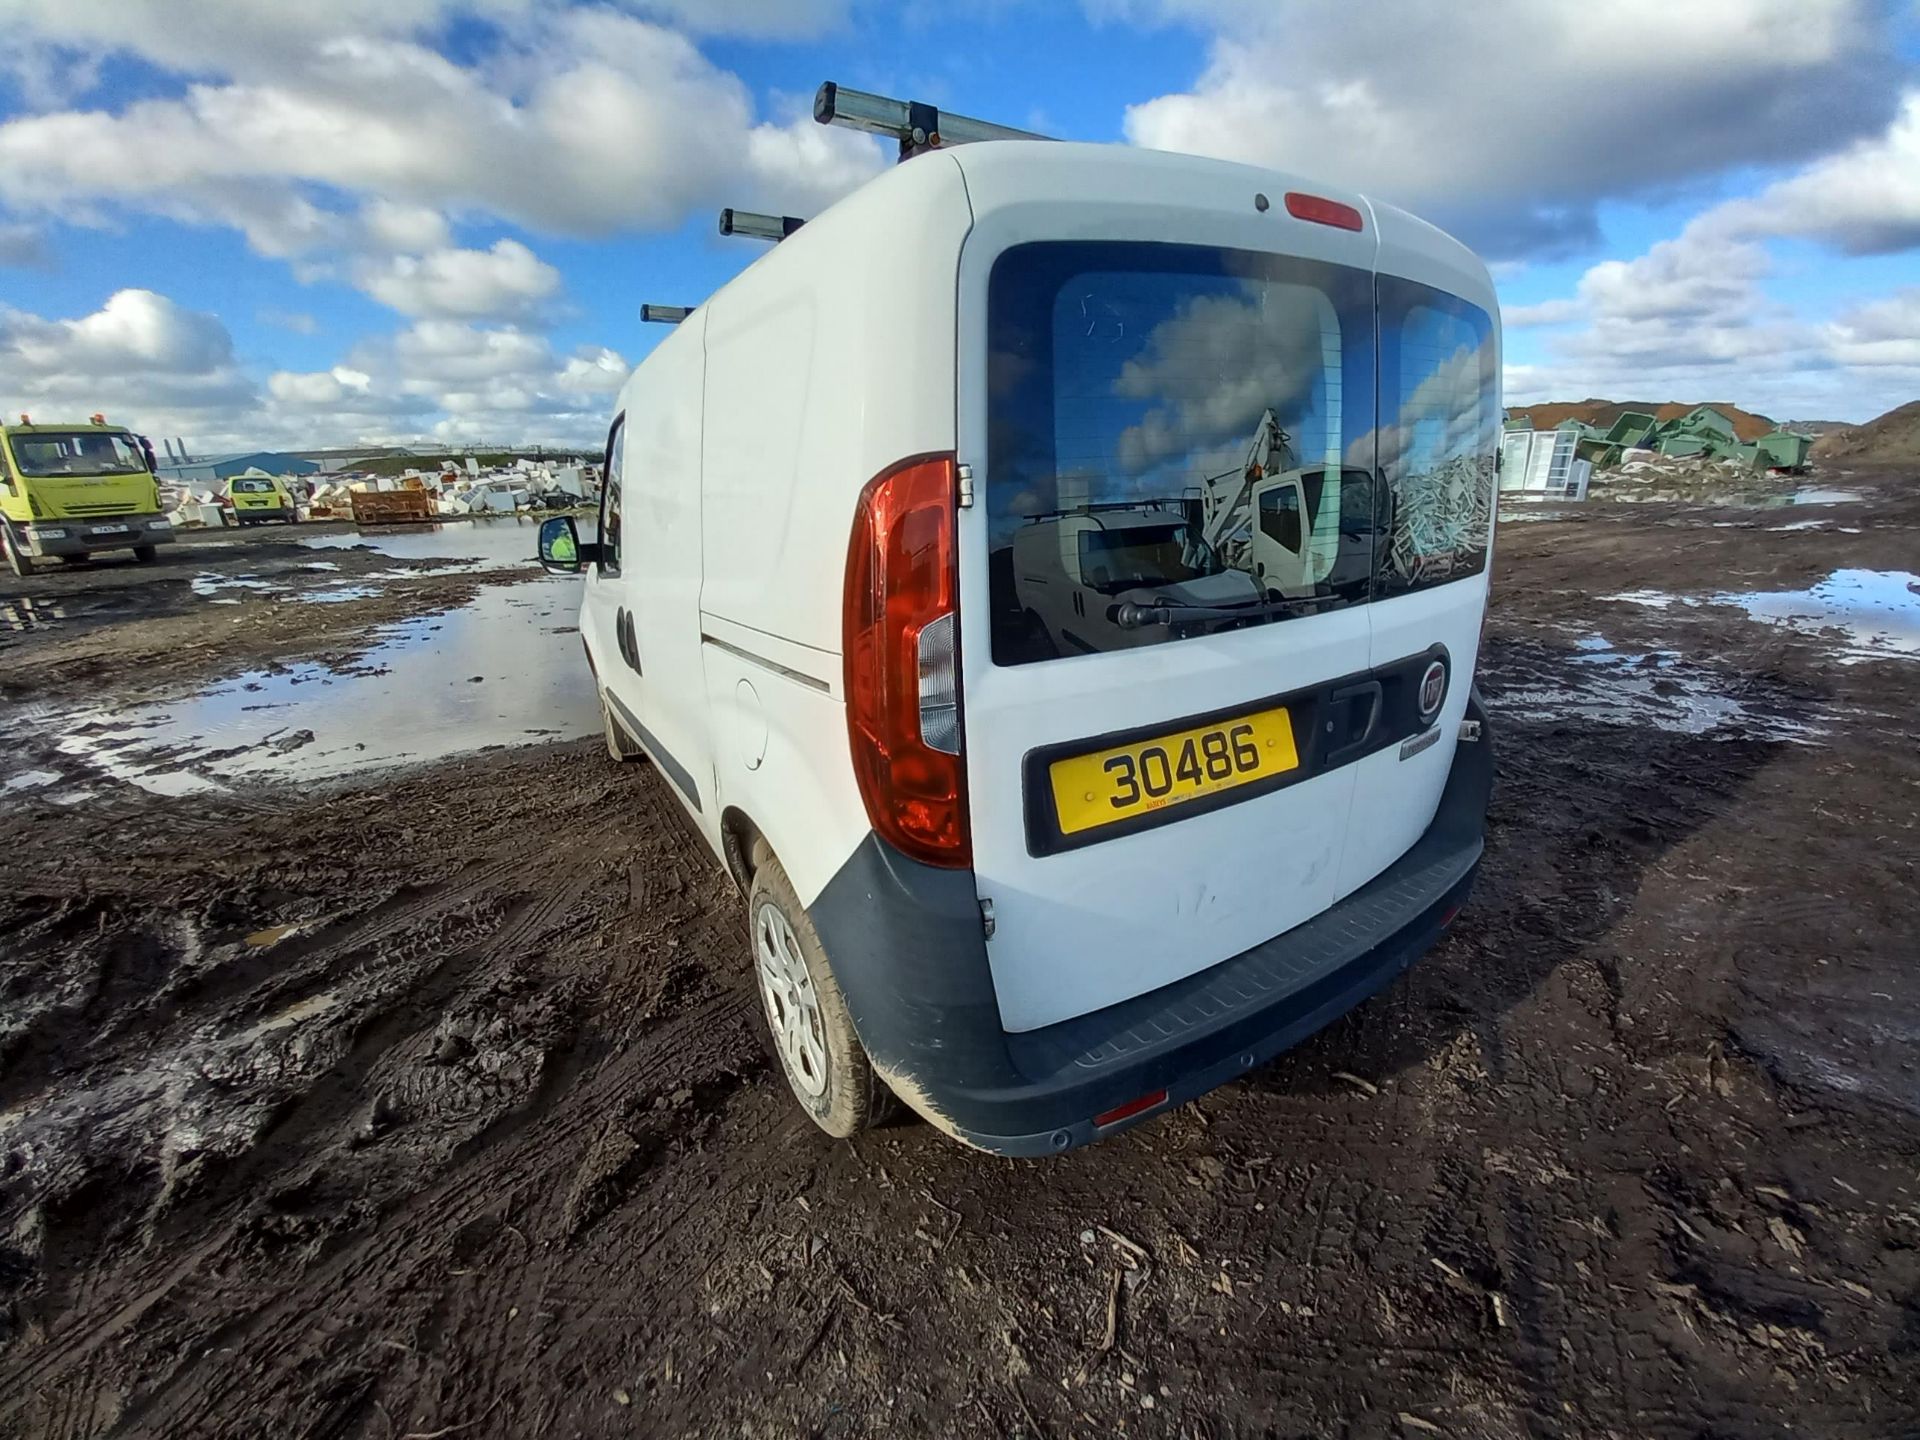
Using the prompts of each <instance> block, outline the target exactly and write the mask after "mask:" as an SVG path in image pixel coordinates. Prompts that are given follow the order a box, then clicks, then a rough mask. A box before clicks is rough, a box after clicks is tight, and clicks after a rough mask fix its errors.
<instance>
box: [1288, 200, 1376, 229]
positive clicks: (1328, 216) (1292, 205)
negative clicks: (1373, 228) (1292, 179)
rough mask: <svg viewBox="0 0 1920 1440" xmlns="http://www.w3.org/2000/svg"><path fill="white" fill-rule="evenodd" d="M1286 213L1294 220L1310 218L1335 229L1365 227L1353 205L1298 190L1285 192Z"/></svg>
mask: <svg viewBox="0 0 1920 1440" xmlns="http://www.w3.org/2000/svg"><path fill="white" fill-rule="evenodd" d="M1287 214H1289V215H1291V216H1293V218H1294V219H1296V220H1311V221H1312V222H1313V223H1314V224H1316V225H1331V226H1333V227H1334V228H1335V229H1336V230H1362V229H1365V228H1366V221H1365V220H1363V219H1362V218H1361V216H1360V212H1359V211H1358V210H1356V209H1354V208H1353V206H1351V205H1342V204H1341V203H1340V202H1339V201H1338V200H1329V199H1327V198H1326V197H1325V196H1323V195H1302V194H1301V193H1300V192H1299V191H1298V190H1289V191H1288V192H1287Z"/></svg>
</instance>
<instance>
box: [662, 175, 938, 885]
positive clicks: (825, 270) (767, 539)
mask: <svg viewBox="0 0 1920 1440" xmlns="http://www.w3.org/2000/svg"><path fill="white" fill-rule="evenodd" d="M971 218H972V217H971V211H970V209H969V207H968V204H967V195H966V187H965V185H964V183H963V182H962V180H961V176H960V170H959V167H958V166H957V165H956V164H955V162H954V161H953V159H952V157H951V156H948V155H943V154H930V155H925V156H921V157H919V158H918V159H915V160H913V161H911V162H909V163H907V164H904V165H901V166H899V167H898V168H897V169H895V170H892V171H890V172H888V173H887V174H885V175H883V176H881V177H880V178H878V179H876V180H874V181H872V182H870V183H869V184H867V185H866V186H864V187H863V188H862V189H860V190H859V191H857V192H855V193H854V194H853V195H851V196H849V197H848V198H847V199H846V200H844V201H842V202H840V203H839V204H838V205H835V206H834V207H833V208H832V210H830V211H829V212H827V213H826V214H824V215H822V216H821V217H820V218H819V219H817V220H815V221H813V222H812V223H810V224H808V225H807V226H806V227H805V228H804V229H802V230H800V231H798V232H797V233H796V234H794V235H792V236H791V237H789V238H788V239H786V240H784V241H782V242H781V243H780V244H779V245H777V246H775V247H774V248H773V249H772V250H770V251H769V252H768V253H767V254H766V255H764V256H762V257H761V258H760V259H759V260H758V261H756V262H755V263H754V264H753V265H752V266H751V267H749V268H748V269H747V270H746V271H745V272H744V273H742V274H741V275H740V276H739V277H737V278H736V279H735V280H733V281H732V282H731V283H730V284H728V285H727V286H726V287H725V288H724V289H722V290H721V291H720V292H719V293H718V294H717V295H715V296H714V297H713V299H712V300H710V301H709V302H708V303H707V304H706V305H704V306H702V307H701V310H700V312H699V313H701V314H704V315H705V316H706V323H707V338H706V352H707V369H706V399H705V418H704V433H705V438H704V447H703V448H704V493H703V511H704V520H703V531H704V534H703V542H702V543H703V548H704V556H705V564H704V569H705V579H704V582H703V587H702V592H701V609H702V631H703V634H704V635H705V636H706V637H707V638H706V640H705V642H704V659H705V671H706V691H705V693H706V695H707V697H708V701H709V703H710V705H711V706H712V711H713V716H714V731H715V735H716V754H715V757H714V760H715V771H714V783H715V785H716V787H717V790H718V794H719V805H718V807H717V809H718V810H719V811H722V812H724V811H725V810H727V809H735V810H738V811H740V812H742V813H744V814H745V815H746V817H747V818H748V819H749V820H750V821H751V822H752V823H753V824H754V826H755V827H757V828H758V829H759V830H760V831H761V833H762V834H764V835H765V836H766V839H767V842H768V843H769V844H770V845H771V846H772V847H773V849H774V852H775V853H776V854H777V855H778V856H779V857H780V862H781V864H782V865H783V866H784V867H785V869H786V871H787V873H788V875H789V876H790V877H791V879H792V880H793V883H794V888H795V889H796V890H797V891H798V893H799V897H800V899H801V901H802V902H803V903H808V904H810V903H812V901H813V899H814V897H815V896H816V895H817V894H818V893H819V892H820V890H821V889H822V888H823V887H824V886H825V885H826V883H827V881H828V880H829V879H831V878H832V876H833V875H834V873H835V872H836V871H837V870H839V868H840V867H841V866H842V865H843V864H844V863H845V861H846V860H847V857H848V856H850V855H852V854H853V852H854V850H855V849H856V848H858V846H859V845H860V843H861V842H862V841H863V840H864V839H865V838H866V836H867V834H868V831H869V825H868V821H867V816H866V812H865V809H864V807H863V806H862V805H861V802H860V797H859V790H858V787H857V784H856V782H855V780H854V777H853V767H852V764H851V761H850V758H849V755H848V749H847V729H846V719H845V712H844V707H843V704H842V678H841V659H840V645H841V641H840V631H841V613H840V612H841V598H842V597H841V592H842V589H843V586H844V579H845V573H846V561H847V541H848V538H849V536H850V534H851V532H852V528H853V511H854V505H855V503H856V501H857V500H858V498H859V494H860V491H861V489H862V487H863V486H865V484H866V483H867V481H869V480H870V479H872V478H873V477H874V476H875V475H877V474H879V473H880V472H881V471H882V470H885V469H887V468H888V467H889V466H891V465H893V464H895V463H896V462H898V461H900V460H904V459H907V458H909V457H911V456H915V455H923V454H929V453H938V452H944V451H951V450H952V449H953V448H954V276H955V274H956V272H957V269H958V266H959V255H960V246H961V242H962V241H963V240H964V239H965V237H966V234H967V231H968V228H969V226H970V225H971ZM743 685H744V687H745V688H744V689H743V688H742V687H743ZM823 687H824V688H823ZM756 752H758V759H757V763H749V762H750V761H752V760H753V759H754V757H755V753H756Z"/></svg>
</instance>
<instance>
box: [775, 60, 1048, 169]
mask: <svg viewBox="0 0 1920 1440" xmlns="http://www.w3.org/2000/svg"><path fill="white" fill-rule="evenodd" d="M813 118H814V119H816V120H818V121H819V122H820V123H821V124H822V125H845V126H846V127H847V128H848V129H851V130H865V131H866V132H867V133H868V134H870V135H885V136H887V137H888V138H890V139H893V140H898V141H899V142H900V158H901V159H902V160H907V159H911V158H912V157H913V156H915V155H918V154H919V153H920V152H921V151H923V150H934V149H938V148H939V147H940V146H942V145H967V144H971V143H972V142H974V141H976V140H1046V139H1050V138H1051V137H1050V136H1046V135H1036V134H1034V133H1033V132H1032V131H1031V130H1016V129H1014V128H1013V127H1012V126H1011V125H995V124H994V123H993V122H992V121H990V120H975V119H974V118H973V117H972V116H970V115H955V114H954V113H953V112H952V111H950V110H941V109H940V108H939V107H937V106H934V105H926V104H922V103H921V102H920V101H918V100H889V99H888V98H887V97H886V96H884V95H870V94H868V93H867V92H866V91H864V90H849V89H847V87H846V86H844V85H836V84H834V83H833V81H831V80H829V81H827V82H826V84H824V85H822V86H821V87H820V89H819V91H818V92H817V93H816V94H815V95H814V97H813Z"/></svg>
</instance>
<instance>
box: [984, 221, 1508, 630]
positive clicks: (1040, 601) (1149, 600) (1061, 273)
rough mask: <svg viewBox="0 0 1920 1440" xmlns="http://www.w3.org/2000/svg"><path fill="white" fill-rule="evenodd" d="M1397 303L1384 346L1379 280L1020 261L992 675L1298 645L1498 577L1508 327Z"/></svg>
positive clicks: (1437, 305) (1050, 249)
mask: <svg viewBox="0 0 1920 1440" xmlns="http://www.w3.org/2000/svg"><path fill="white" fill-rule="evenodd" d="M1377 303H1378V306H1379V319H1380V335H1379V338H1378V341H1377V342H1376V335H1375V316H1376V287H1375V280H1374V276H1373V275H1372V274H1371V273H1370V272H1368V271H1365V270H1357V269H1353V268H1351V267H1347V266H1340V265H1331V264H1326V263H1323V262H1320V261H1310V260H1302V259H1297V258H1293V257H1288V256H1277V255H1269V254H1261V253H1254V252H1247V251H1229V250H1220V249H1214V248H1210V247H1204V246H1185V245H1150V244H1134V243H1112V242H1109V243H1079V242H1044V243H1039V244H1033V245H1023V246H1018V247H1015V248H1013V249H1011V250H1008V251H1007V252H1006V253H1005V254H1003V255H1002V256H1001V257H1000V258H999V259H998V260H997V261H996V262H995V265H994V269H993V274H992V278H991V280H990V282H989V293H988V306H987V315H988V319H987V323H988V375H987V386H988V396H987V410H988V415H987V419H988V457H987V458H988V467H987V468H988V481H987V486H986V499H987V517H988V526H989V534H990V540H991V557H990V571H991V599H992V606H993V610H992V642H993V655H994V659H995V661H996V662H997V663H999V664H1003V665H1012V664H1022V663H1026V662H1028V661H1035V660H1043V659H1047V658H1050V657H1053V656H1057V655H1066V654H1075V653H1086V652H1098V651H1106V650H1117V649H1126V648H1131V647H1135V646H1140V645H1151V644H1158V643H1161V642H1164V641H1169V640H1178V639H1182V638H1185V637H1187V636H1191V635H1201V634H1209V633H1213V632H1215V631H1218V630H1221V629H1232V628H1240V627H1243V626H1249V625H1264V624H1269V623H1273V622H1275V621H1281V620H1290V619H1297V618H1301V617H1304V616H1311V615H1315V614H1320V613H1323V612H1325V611H1327V610H1331V609H1336V608H1339V607H1341V606H1345V605H1352V604H1359V603H1364V602H1365V601H1367V600H1369V599H1372V598H1375V597H1376V596H1378V595H1381V594H1386V593H1394V592H1398V591H1402V590H1407V589H1412V588H1417V587H1419V586H1423V585H1428V584H1438V583H1442V582H1444V581H1446V580H1450V579H1456V578H1459V577H1461V576H1464V575H1468V574H1472V573H1474V572H1476V571H1477V570H1479V569H1481V568H1484V565H1485V562H1486V542H1487V538H1488V530H1489V528H1490V525H1491V500H1492V476H1493V467H1492V457H1493V454H1494V449H1495V446H1496V444H1497V441H1498V435H1499V411H1498V408H1497V403H1496V402H1497V399H1498V392H1497V387H1496V385H1495V382H1494V360H1495V355H1494V347H1493V341H1492V326H1491V324H1490V322H1489V321H1488V320H1487V317H1486V316H1485V315H1484V314H1482V313H1481V312H1480V311H1479V310H1477V309H1475V308H1474V307H1472V306H1470V305H1466V304H1465V303H1464V302H1461V301H1459V300H1457V299H1455V298H1454V297H1452V296H1448V295H1444V294H1442V293H1440V292H1438V291H1433V290H1429V289H1426V288H1425V287H1422V286H1417V285H1412V284H1409V283H1407V282H1404V281H1397V280H1394V281H1388V280H1384V279H1383V280H1382V281H1381V282H1380V287H1379V297H1378V302H1377ZM1376 360H1378V366H1377V373H1378V374H1379V376H1380V378H1381V384H1382V386H1383V387H1384V390H1385V393H1384V394H1382V395H1381V396H1379V397H1378V403H1377V402H1376V394H1375V377H1376ZM1383 415H1385V416H1391V417H1393V418H1392V419H1390V420H1389V421H1387V422H1386V423H1381V421H1380V417H1381V416H1383Z"/></svg>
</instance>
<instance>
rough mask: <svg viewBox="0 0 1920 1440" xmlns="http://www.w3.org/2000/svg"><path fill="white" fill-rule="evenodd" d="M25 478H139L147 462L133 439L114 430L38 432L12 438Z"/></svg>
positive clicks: (15, 457)
mask: <svg viewBox="0 0 1920 1440" xmlns="http://www.w3.org/2000/svg"><path fill="white" fill-rule="evenodd" d="M8 439H9V441H10V443H11V444H12V446H13V463H14V464H15V466H17V467H18V468H19V471H20V473H21V474H22V475H25V476H27V477H28V478H32V477H35V476H51V475H138V474H144V473H145V471H146V468H147V465H146V461H145V460H144V459H142V458H141V455H140V452H139V451H138V450H137V449H135V448H134V443H133V440H132V437H130V436H127V435H117V434H115V433H113V432H112V431H110V430H71V431H68V430H35V431H33V432H31V433H29V434H14V435H12V436H9V437H8Z"/></svg>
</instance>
